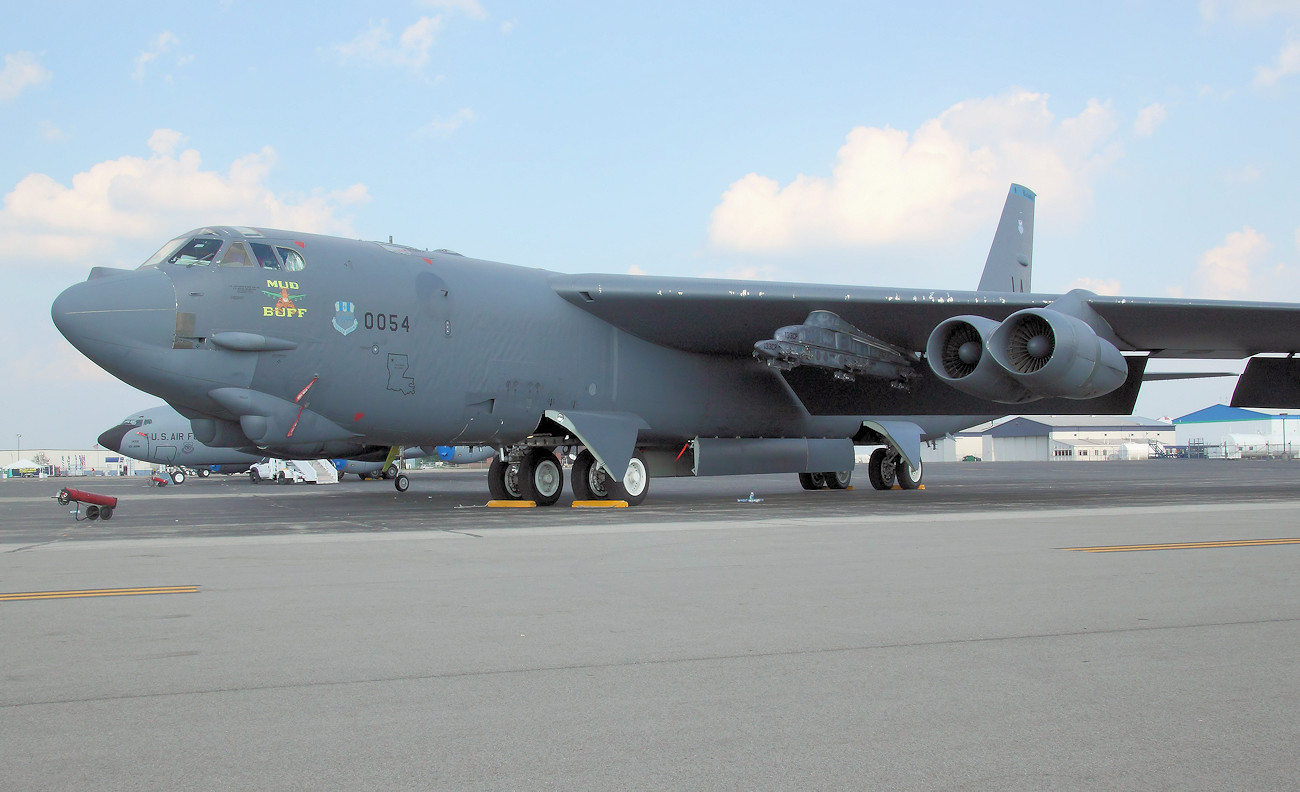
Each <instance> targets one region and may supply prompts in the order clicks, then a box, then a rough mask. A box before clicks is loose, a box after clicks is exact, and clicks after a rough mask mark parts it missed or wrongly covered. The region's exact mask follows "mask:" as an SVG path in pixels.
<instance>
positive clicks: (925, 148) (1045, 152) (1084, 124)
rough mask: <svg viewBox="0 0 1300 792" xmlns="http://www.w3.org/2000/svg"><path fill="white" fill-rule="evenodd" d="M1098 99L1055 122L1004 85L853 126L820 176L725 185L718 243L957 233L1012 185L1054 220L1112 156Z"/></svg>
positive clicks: (1111, 118)
mask: <svg viewBox="0 0 1300 792" xmlns="http://www.w3.org/2000/svg"><path fill="white" fill-rule="evenodd" d="M1115 130H1116V120H1115V115H1114V113H1113V112H1112V110H1111V108H1110V106H1109V105H1108V104H1102V103H1100V102H1097V101H1096V100H1092V101H1090V102H1089V103H1088V105H1087V107H1086V108H1084V110H1083V111H1082V112H1080V113H1079V114H1078V115H1076V116H1073V117H1071V118H1066V119H1063V120H1059V121H1058V120H1057V118H1056V117H1055V116H1054V115H1053V114H1052V112H1051V111H1050V110H1048V107H1047V96H1046V95H1044V94H1036V93H1030V92H1027V91H1020V90H1014V91H1011V92H1009V93H1007V94H1004V95H1002V96H997V97H991V98H987V99H972V100H968V101H964V102H960V103H958V104H956V105H953V106H952V107H950V108H948V109H947V110H945V111H944V112H943V113H941V114H939V116H938V117H937V118H934V119H931V120H929V121H926V122H924V123H923V124H921V126H920V127H919V128H918V129H917V130H916V131H915V132H914V133H911V134H909V133H908V132H905V131H902V130H897V129H893V128H891V127H857V128H855V129H854V130H853V131H851V132H850V133H849V135H848V139H847V141H846V142H845V144H844V145H843V146H842V147H841V148H840V150H839V152H838V156H837V158H836V162H835V165H834V167H833V169H832V173H831V176H830V177H829V178H823V177H816V176H806V175H800V176H799V177H797V178H796V179H795V180H794V181H793V182H792V183H790V184H788V185H785V186H784V187H783V186H781V185H780V184H779V183H778V182H777V181H776V180H774V179H771V178H769V177H766V176H762V175H760V174H758V173H750V174H749V175H747V176H745V177H743V178H741V179H739V180H738V181H736V182H734V183H732V184H731V186H730V187H729V188H728V189H727V190H726V192H725V193H724V194H723V196H722V200H721V202H720V203H719V204H718V206H717V207H715V208H714V210H713V214H712V216H711V218H710V225H709V240H710V243H711V244H712V245H713V246H714V247H715V248H718V249H724V250H738V251H751V252H752V251H772V252H777V251H790V250H795V249H802V248H807V247H841V248H851V247H864V246H875V245H883V244H891V243H897V242H907V241H918V240H926V241H934V240H936V239H938V238H945V239H955V238H960V237H962V236H964V235H966V234H968V233H969V232H970V231H972V230H973V229H974V227H975V225H976V224H977V223H980V222H987V217H986V216H985V215H986V208H987V206H989V205H990V204H992V205H998V204H999V202H1000V201H1001V200H1002V198H1003V197H1004V196H1005V195H1006V191H1007V187H1008V185H1009V184H1011V183H1012V182H1019V183H1021V184H1024V185H1026V186H1028V187H1029V188H1030V189H1033V190H1035V191H1037V192H1039V193H1040V194H1042V195H1045V196H1049V197H1050V200H1051V202H1052V204H1051V205H1052V210H1053V217H1054V221H1055V222H1057V223H1069V222H1072V221H1077V220H1078V219H1080V218H1081V217H1082V215H1083V214H1084V212H1085V211H1086V210H1087V208H1088V206H1089V205H1090V204H1091V200H1092V182H1093V179H1094V178H1095V177H1096V176H1097V174H1099V173H1101V172H1103V171H1105V170H1106V169H1107V168H1108V167H1109V166H1110V165H1111V164H1112V163H1113V162H1114V161H1115V160H1116V159H1117V158H1118V157H1119V156H1121V153H1122V151H1121V149H1120V148H1119V146H1118V145H1117V144H1113V143H1111V142H1110V140H1111V138H1112V136H1113V134H1114V132H1115Z"/></svg>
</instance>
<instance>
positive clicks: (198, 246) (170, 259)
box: [163, 237, 221, 267]
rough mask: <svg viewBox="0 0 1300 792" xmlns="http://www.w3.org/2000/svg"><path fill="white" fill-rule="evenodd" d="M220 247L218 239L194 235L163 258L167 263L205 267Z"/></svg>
mask: <svg viewBox="0 0 1300 792" xmlns="http://www.w3.org/2000/svg"><path fill="white" fill-rule="evenodd" d="M220 249H221V240H220V239H212V238H207V237H194V238H193V239H191V240H190V241H189V242H187V243H185V245H184V246H183V247H181V249H180V250H178V251H176V252H175V253H172V254H171V255H170V256H167V257H166V258H165V259H163V260H164V261H166V262H167V263H168V264H181V265H183V266H186V267H193V266H194V265H196V264H198V265H202V266H205V267H206V266H207V265H209V264H211V263H212V259H213V258H215V257H216V255H217V251H218V250H220Z"/></svg>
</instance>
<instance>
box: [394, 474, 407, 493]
mask: <svg viewBox="0 0 1300 792" xmlns="http://www.w3.org/2000/svg"><path fill="white" fill-rule="evenodd" d="M393 487H394V488H395V489H396V490H397V491H398V492H406V491H407V490H409V489H410V488H411V480H410V479H409V478H407V477H406V474H405V473H398V474H397V478H395V479H393Z"/></svg>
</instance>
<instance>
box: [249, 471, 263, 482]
mask: <svg viewBox="0 0 1300 792" xmlns="http://www.w3.org/2000/svg"><path fill="white" fill-rule="evenodd" d="M248 480H249V481H251V482H253V483H254V484H256V483H258V482H259V481H261V480H262V474H261V473H258V472H257V471H256V470H255V469H253V468H249V469H248Z"/></svg>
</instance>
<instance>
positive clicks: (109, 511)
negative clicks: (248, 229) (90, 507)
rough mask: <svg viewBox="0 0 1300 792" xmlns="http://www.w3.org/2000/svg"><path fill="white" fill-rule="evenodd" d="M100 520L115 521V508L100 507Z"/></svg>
mask: <svg viewBox="0 0 1300 792" xmlns="http://www.w3.org/2000/svg"><path fill="white" fill-rule="evenodd" d="M99 519H101V520H111V519H113V507H112V506H100V507H99Z"/></svg>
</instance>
